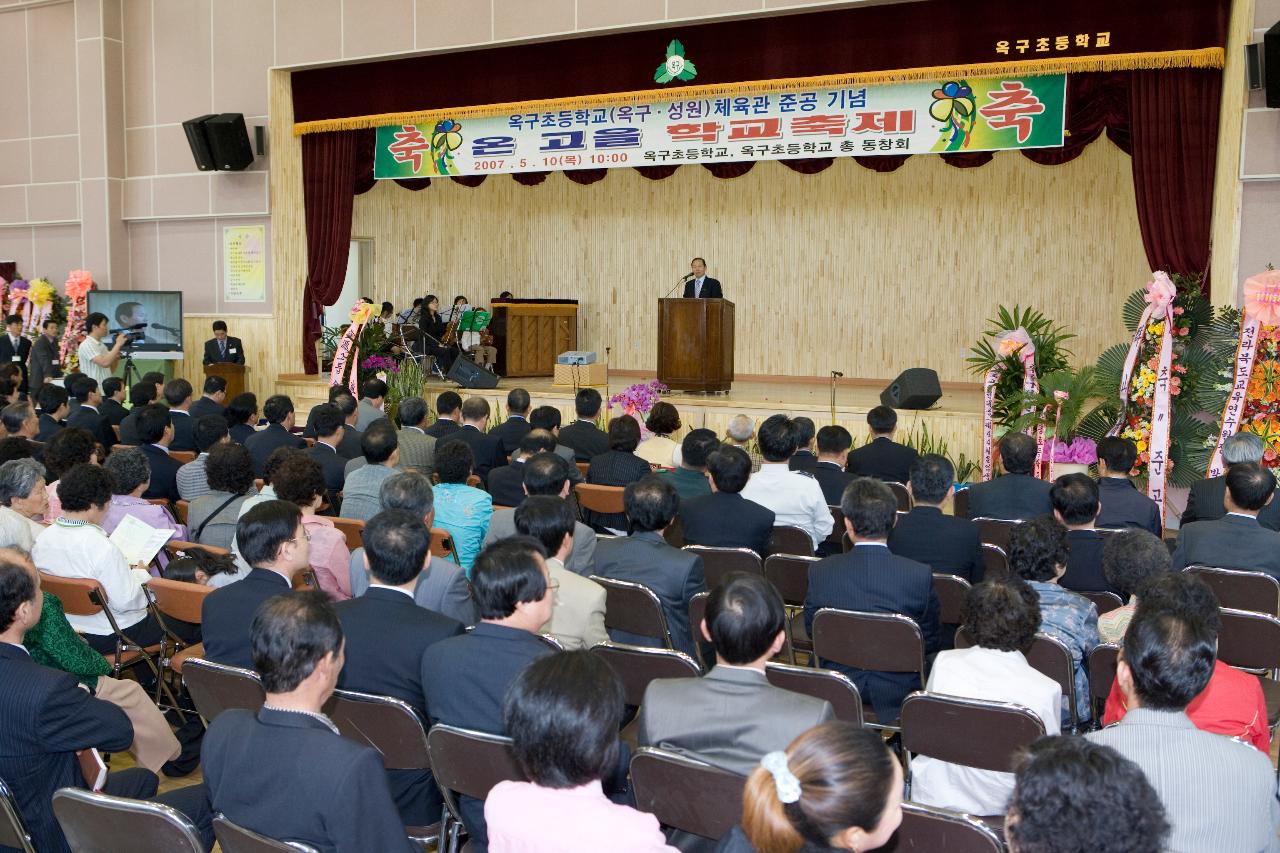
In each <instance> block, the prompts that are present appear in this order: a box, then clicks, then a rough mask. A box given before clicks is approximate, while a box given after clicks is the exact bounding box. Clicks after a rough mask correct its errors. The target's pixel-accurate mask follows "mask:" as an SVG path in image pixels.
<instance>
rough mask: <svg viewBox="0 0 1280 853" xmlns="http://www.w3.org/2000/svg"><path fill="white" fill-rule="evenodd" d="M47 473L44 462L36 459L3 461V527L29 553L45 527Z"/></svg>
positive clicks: (0, 507)
mask: <svg viewBox="0 0 1280 853" xmlns="http://www.w3.org/2000/svg"><path fill="white" fill-rule="evenodd" d="M44 475H45V471H44V466H43V465H41V464H40V463H39V462H37V461H35V460H34V459H10V460H9V461H8V462H5V463H3V464H0V519H3V520H2V521H0V531H3V534H4V536H5V539H6V540H7V541H8V542H10V543H11V544H14V545H17V546H18V547H19V548H22V550H24V551H27V552H28V553H30V551H31V548H32V546H34V545H35V541H36V538H37V537H39V535H40V534H41V533H43V532H44V528H45V526H44V524H42V523H41V521H40V519H42V518H44V517H45V512H46V510H47V509H48V506H49V498H48V493H49V488H48V486H46V485H45V482H44Z"/></svg>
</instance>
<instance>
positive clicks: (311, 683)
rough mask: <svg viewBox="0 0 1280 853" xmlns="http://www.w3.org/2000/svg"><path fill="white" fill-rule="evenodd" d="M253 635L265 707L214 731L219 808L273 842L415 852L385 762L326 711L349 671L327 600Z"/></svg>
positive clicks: (279, 617) (269, 606)
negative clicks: (345, 668) (343, 731)
mask: <svg viewBox="0 0 1280 853" xmlns="http://www.w3.org/2000/svg"><path fill="white" fill-rule="evenodd" d="M242 585H243V584H237V586H242ZM207 600H208V599H206V601H207ZM249 631H250V636H249V637H246V645H249V646H251V648H252V652H253V669H254V670H255V671H256V672H257V673H258V677H259V678H261V679H262V689H263V692H265V693H266V701H265V703H264V704H263V706H262V708H261V709H260V710H259V711H257V712H256V713H255V712H253V711H248V710H244V709H239V708H237V709H233V710H230V711H225V712H223V713H222V714H219V715H218V718H217V719H216V720H214V721H213V722H212V723H211V724H210V725H209V731H208V732H207V733H206V734H205V737H204V744H203V747H202V750H201V751H202V756H203V764H204V779H205V784H206V785H207V786H208V788H209V799H210V801H211V802H212V804H213V808H214V809H215V810H216V811H217V812H218V813H220V814H222V815H224V816H225V817H226V818H227V819H228V820H230V821H231V822H233V823H235V824H237V825H238V826H242V827H244V828H245V829H248V830H251V831H253V832H257V833H260V834H261V835H265V836H267V837H268V838H273V839H280V840H283V841H295V842H300V843H303V844H307V845H310V846H312V847H314V848H316V849H319V850H329V851H333V853H357V851H361V853H362V851H369V850H378V851H383V850H386V851H401V853H411V851H414V850H416V849H417V848H416V847H415V845H413V844H412V843H410V841H409V840H408V838H407V837H406V836H405V833H404V823H403V822H402V821H401V819H400V815H399V813H397V811H396V806H395V803H394V802H393V801H392V799H391V792H390V791H389V790H388V788H387V773H386V771H385V770H384V769H383V766H382V755H381V754H380V753H379V752H378V751H377V750H376V749H374V748H373V747H370V746H363V745H361V744H357V743H356V742H355V741H351V740H348V739H347V738H344V737H341V736H339V734H338V727H337V726H335V725H334V724H333V723H332V722H331V721H330V720H329V718H328V717H326V716H325V715H324V713H323V711H322V710H321V709H322V707H323V706H324V703H325V702H326V700H328V698H329V697H330V696H331V695H332V694H333V689H334V686H335V685H336V684H337V681H338V674H339V673H340V672H341V671H342V664H343V635H342V626H341V624H340V623H339V621H338V616H337V614H336V613H334V611H333V607H332V605H330V604H329V602H328V601H327V600H326V599H325V598H324V596H323V595H322V594H320V593H303V594H300V595H291V596H279V597H276V598H272V599H270V600H269V601H267V602H265V603H264V604H263V606H262V608H261V609H260V610H258V612H257V615H256V616H254V617H253V621H252V626H251V627H250V628H249Z"/></svg>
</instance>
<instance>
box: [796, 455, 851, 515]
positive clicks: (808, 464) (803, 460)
mask: <svg viewBox="0 0 1280 853" xmlns="http://www.w3.org/2000/svg"><path fill="white" fill-rule="evenodd" d="M816 467H818V457H817V456H814V455H813V452H812V451H809V450H797V451H796V452H795V453H793V454H791V458H790V459H789V460H787V469H788V470H790V471H809V472H810V473H812V472H813V469H814V468H816ZM836 503H839V501H836Z"/></svg>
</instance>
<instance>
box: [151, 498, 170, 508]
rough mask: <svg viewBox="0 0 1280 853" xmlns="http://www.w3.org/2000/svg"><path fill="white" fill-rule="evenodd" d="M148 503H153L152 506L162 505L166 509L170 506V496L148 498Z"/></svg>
mask: <svg viewBox="0 0 1280 853" xmlns="http://www.w3.org/2000/svg"><path fill="white" fill-rule="evenodd" d="M147 503H149V504H151V505H152V506H162V507H164V508H165V509H168V508H169V499H168V498H147Z"/></svg>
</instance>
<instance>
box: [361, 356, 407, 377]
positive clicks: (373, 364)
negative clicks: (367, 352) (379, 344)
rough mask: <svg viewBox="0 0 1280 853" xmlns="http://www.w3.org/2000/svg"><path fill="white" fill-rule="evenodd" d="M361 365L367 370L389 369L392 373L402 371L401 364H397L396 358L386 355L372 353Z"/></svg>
mask: <svg viewBox="0 0 1280 853" xmlns="http://www.w3.org/2000/svg"><path fill="white" fill-rule="evenodd" d="M360 366H361V367H362V368H364V369H365V370H389V371H390V372H392V373H399V372H400V365H398V364H396V360H395V359H394V358H389V357H387V356H385V355H371V356H369V357H368V358H366V359H365V360H364V361H362V362H360Z"/></svg>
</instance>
